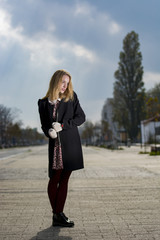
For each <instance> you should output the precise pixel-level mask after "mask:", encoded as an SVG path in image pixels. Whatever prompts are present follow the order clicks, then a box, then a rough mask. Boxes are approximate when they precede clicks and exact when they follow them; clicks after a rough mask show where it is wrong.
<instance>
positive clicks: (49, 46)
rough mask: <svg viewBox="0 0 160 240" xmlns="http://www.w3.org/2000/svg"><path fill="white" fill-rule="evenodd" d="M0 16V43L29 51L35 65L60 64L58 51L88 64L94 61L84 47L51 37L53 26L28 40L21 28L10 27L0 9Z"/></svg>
mask: <svg viewBox="0 0 160 240" xmlns="http://www.w3.org/2000/svg"><path fill="white" fill-rule="evenodd" d="M0 15H1V21H0V36H1V38H0V43H1V44H2V45H4V44H5V46H7V44H11V42H13V41H14V42H17V43H19V44H20V45H21V47H23V48H24V49H27V50H28V51H29V54H30V60H31V61H33V62H37V64H38V63H39V64H44V62H45V64H46V63H47V64H52V65H53V64H62V62H63V58H59V57H58V53H59V52H60V51H63V52H67V54H73V55H74V56H75V57H77V58H84V59H86V60H88V61H89V62H93V61H94V60H95V56H94V53H93V52H92V51H91V50H89V49H87V48H86V47H85V46H83V45H80V44H76V42H74V41H73V40H72V41H66V40H65V41H63V40H60V39H58V38H56V36H53V35H52V34H51V33H50V31H51V32H53V31H55V29H56V27H55V25H54V24H49V26H48V29H49V31H48V32H40V33H37V34H35V35H34V36H32V38H30V37H28V36H26V35H24V33H23V27H22V26H18V27H16V28H13V27H12V25H11V15H10V14H9V13H7V12H6V11H5V10H3V9H0ZM2 37H3V38H2ZM6 40H7V41H6ZM55 56H57V57H55Z"/></svg>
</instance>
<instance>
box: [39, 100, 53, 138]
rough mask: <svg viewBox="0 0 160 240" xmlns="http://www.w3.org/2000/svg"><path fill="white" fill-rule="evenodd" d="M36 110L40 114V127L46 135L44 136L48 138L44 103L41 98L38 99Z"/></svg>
mask: <svg viewBox="0 0 160 240" xmlns="http://www.w3.org/2000/svg"><path fill="white" fill-rule="evenodd" d="M38 110H39V116H40V121H41V128H42V130H43V132H44V134H45V135H46V137H48V138H49V135H48V131H49V128H50V127H49V125H48V124H47V121H46V117H45V116H46V113H45V105H44V103H43V102H42V100H41V99H39V100H38Z"/></svg>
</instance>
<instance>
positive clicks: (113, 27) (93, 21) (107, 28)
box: [74, 2, 123, 35]
mask: <svg viewBox="0 0 160 240" xmlns="http://www.w3.org/2000/svg"><path fill="white" fill-rule="evenodd" d="M74 16H75V17H77V18H78V17H81V18H84V20H82V21H85V22H86V23H87V24H86V25H87V26H89V28H91V29H92V28H95V26H96V27H98V26H99V27H98V28H100V29H101V30H102V31H103V34H104V33H105V34H108V35H115V34H118V33H120V32H121V31H122V29H123V28H122V26H121V25H120V24H119V23H118V22H116V21H115V20H114V19H112V17H110V16H109V14H107V13H104V12H99V11H98V10H97V9H96V7H94V6H93V5H91V4H89V3H87V2H77V4H76V5H75V10H74ZM86 19H87V20H86ZM85 27H86V26H85Z"/></svg>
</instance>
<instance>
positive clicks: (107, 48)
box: [0, 0, 123, 126]
mask: <svg viewBox="0 0 160 240" xmlns="http://www.w3.org/2000/svg"><path fill="white" fill-rule="evenodd" d="M33 2H34V4H31V1H30V4H29V1H26V2H25V4H24V5H23V1H21V3H20V4H19V5H15V6H14V4H17V3H18V1H16V0H15V1H12V2H11V3H10V4H12V5H9V7H8V6H7V7H5V8H4V9H3V8H0V16H1V20H0V48H1V53H3V56H2V58H3V63H2V61H0V64H1V67H2V69H3V71H5V74H3V76H2V78H1V82H2V83H3V84H1V99H0V100H1V102H2V103H3V102H5V104H6V105H8V106H10V105H11V107H12V106H17V107H18V108H20V109H24V105H25V110H23V113H22V115H23V119H25V124H26V125H28V123H32V126H34V125H33V122H34V120H33V119H34V118H35V113H36V112H37V105H36V101H37V99H38V98H39V97H42V96H44V95H45V92H46V91H47V88H48V82H49V79H50V77H51V75H52V74H53V71H54V70H56V69H59V68H65V69H67V70H68V71H69V72H71V74H72V79H73V86H74V90H75V91H76V92H77V94H78V96H79V97H80V99H81V101H80V102H82V103H83V106H84V109H85V112H86V115H87V117H88V118H90V119H91V120H92V121H95V120H98V119H100V114H101V113H100V112H101V108H102V105H103V99H104V100H105V99H106V97H107V96H110V95H111V94H112V81H113V73H112V72H114V69H115V63H114V61H113V59H112V57H111V56H112V55H111V54H110V53H111V52H113V51H115V47H114V48H113V45H114V41H117V39H118V37H119V36H120V37H121V33H122V29H123V28H122V26H120V24H119V23H118V22H116V21H115V20H114V19H113V18H112V17H110V16H109V15H108V14H107V13H104V12H103V13H102V12H101V11H99V10H98V9H97V8H96V7H95V6H93V5H91V4H89V3H85V2H80V1H79V2H77V1H76V3H75V2H74V4H71V5H69V4H66V3H63V4H62V3H60V2H57V1H47V2H45V1H39V2H37V1H33ZM4 6H5V5H4ZM24 6H25V7H24ZM7 9H8V11H7ZM35 11H36V13H37V14H36V18H35ZM59 13H61V14H59ZM23 16H24V17H23ZM33 17H34V19H33ZM115 35H116V37H115ZM3 46H5V50H4V48H3ZM115 46H116V48H118V44H116V45H115ZM4 59H5V61H4ZM117 60H118V59H117ZM8 69H9V70H10V71H8ZM10 85H12V88H8V86H10ZM19 86H21V89H20V91H19V90H18V89H19ZM6 89H8V90H7V91H6ZM5 91H6V92H5ZM28 93H29V98H28ZM17 96H18V97H17ZM20 99H21V101H20ZM99 99H100V100H99ZM33 103H34V104H33ZM27 122H28V123H27Z"/></svg>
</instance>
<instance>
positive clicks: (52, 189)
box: [48, 170, 62, 213]
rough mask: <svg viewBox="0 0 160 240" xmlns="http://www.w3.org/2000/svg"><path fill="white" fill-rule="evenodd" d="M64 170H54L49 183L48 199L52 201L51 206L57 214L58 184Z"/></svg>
mask: <svg viewBox="0 0 160 240" xmlns="http://www.w3.org/2000/svg"><path fill="white" fill-rule="evenodd" d="M61 173H62V170H54V172H53V176H52V178H50V180H49V183H48V197H49V200H50V204H51V207H52V210H53V213H55V203H56V196H57V191H58V184H59V181H60V178H61Z"/></svg>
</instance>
